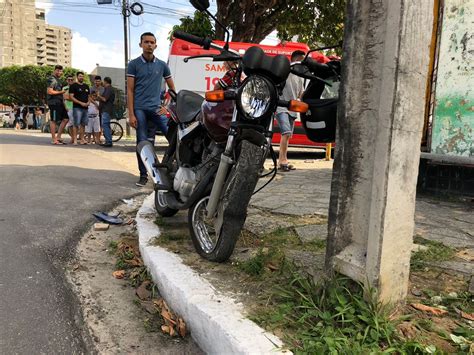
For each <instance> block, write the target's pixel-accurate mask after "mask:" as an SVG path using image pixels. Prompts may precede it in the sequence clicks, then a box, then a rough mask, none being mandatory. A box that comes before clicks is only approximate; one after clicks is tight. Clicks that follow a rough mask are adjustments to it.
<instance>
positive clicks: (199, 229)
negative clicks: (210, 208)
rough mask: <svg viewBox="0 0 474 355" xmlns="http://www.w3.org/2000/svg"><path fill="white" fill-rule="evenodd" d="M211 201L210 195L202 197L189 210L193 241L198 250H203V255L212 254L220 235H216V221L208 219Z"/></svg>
mask: <svg viewBox="0 0 474 355" xmlns="http://www.w3.org/2000/svg"><path fill="white" fill-rule="evenodd" d="M208 202H209V196H206V197H204V198H202V199H200V200H199V201H198V202H196V204H195V205H194V206H193V207H192V208H191V209H190V210H189V224H190V227H191V229H192V231H193V233H192V237H193V243H194V245H195V247H196V250H197V251H198V252H199V251H202V252H203V253H200V254H201V255H202V256H204V257H206V255H209V254H211V253H212V252H213V251H214V249H215V248H216V245H217V241H218V239H219V236H218V235H216V231H215V229H214V223H213V222H214V221H213V220H209V219H207V217H206V215H207V210H206V207H207V203H208Z"/></svg>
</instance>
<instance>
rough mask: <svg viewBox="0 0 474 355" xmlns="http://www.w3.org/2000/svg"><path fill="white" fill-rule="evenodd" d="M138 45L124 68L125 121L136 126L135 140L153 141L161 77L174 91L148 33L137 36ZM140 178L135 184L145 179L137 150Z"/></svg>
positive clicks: (141, 182) (165, 68) (159, 111)
mask: <svg viewBox="0 0 474 355" xmlns="http://www.w3.org/2000/svg"><path fill="white" fill-rule="evenodd" d="M140 47H141V48H142V50H143V53H142V55H141V56H140V57H138V58H136V59H134V60H132V61H130V63H129V64H128V70H127V106H128V122H129V123H130V126H132V127H133V128H135V129H136V132H137V145H138V143H140V142H142V141H144V140H149V141H150V142H152V143H153V144H154V143H155V134H156V122H157V120H159V117H160V115H162V114H164V113H166V110H165V109H164V108H163V107H162V106H161V95H160V94H161V82H162V80H163V78H164V79H165V81H166V84H167V85H168V87H169V88H170V89H172V90H175V87H174V82H173V79H172V78H171V72H170V69H169V68H168V65H167V64H166V63H165V62H163V61H161V60H159V59H157V58H156V57H155V56H154V55H153V52H154V51H155V49H156V38H155V35H154V34H153V33H151V32H145V33H143V34H142V35H141V36H140ZM137 160H138V169H139V170H140V179H139V180H138V182H137V183H136V185H137V186H145V185H146V183H147V182H148V178H147V171H146V168H145V165H143V162H142V161H141V159H140V156H139V155H138V153H137Z"/></svg>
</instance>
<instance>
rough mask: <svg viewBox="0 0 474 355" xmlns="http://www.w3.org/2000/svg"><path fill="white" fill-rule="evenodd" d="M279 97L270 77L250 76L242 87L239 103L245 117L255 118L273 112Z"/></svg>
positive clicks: (238, 98)
mask: <svg viewBox="0 0 474 355" xmlns="http://www.w3.org/2000/svg"><path fill="white" fill-rule="evenodd" d="M277 99H278V98H277V94H276V89H275V86H274V85H273V84H272V83H271V82H270V81H269V80H268V79H266V78H264V77H261V76H249V77H248V78H247V79H246V80H245V81H244V83H243V84H242V86H241V87H240V90H239V94H238V97H237V104H238V105H239V107H240V109H241V111H242V113H243V114H244V116H245V118H247V119H250V120H253V119H259V118H262V117H265V116H267V115H268V114H269V113H270V112H273V111H274V109H275V105H276V100H277Z"/></svg>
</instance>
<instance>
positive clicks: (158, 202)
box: [155, 190, 179, 217]
mask: <svg viewBox="0 0 474 355" xmlns="http://www.w3.org/2000/svg"><path fill="white" fill-rule="evenodd" d="M164 193H165V192H164V191H162V190H158V191H155V209H156V212H158V214H159V215H160V216H162V217H173V216H174V215H175V214H176V213H178V211H179V210H175V209H174V208H169V207H168V205H167V204H166V200H165V197H164V196H163V194H164Z"/></svg>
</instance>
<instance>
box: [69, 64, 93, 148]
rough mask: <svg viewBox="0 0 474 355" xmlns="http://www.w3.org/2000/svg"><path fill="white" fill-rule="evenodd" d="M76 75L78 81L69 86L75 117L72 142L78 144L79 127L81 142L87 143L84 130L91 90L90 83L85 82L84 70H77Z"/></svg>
mask: <svg viewBox="0 0 474 355" xmlns="http://www.w3.org/2000/svg"><path fill="white" fill-rule="evenodd" d="M76 77H77V82H76V83H74V84H72V85H71V86H70V88H69V97H70V98H71V100H72V102H73V105H72V116H73V118H74V126H73V128H72V138H71V143H72V144H77V143H76V141H75V139H76V137H77V129H78V128H79V139H80V142H79V144H87V142H86V141H85V140H84V130H85V127H86V125H87V121H88V116H87V108H88V107H89V93H90V90H89V85H87V84H86V83H84V73H83V72H77V75H76Z"/></svg>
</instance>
